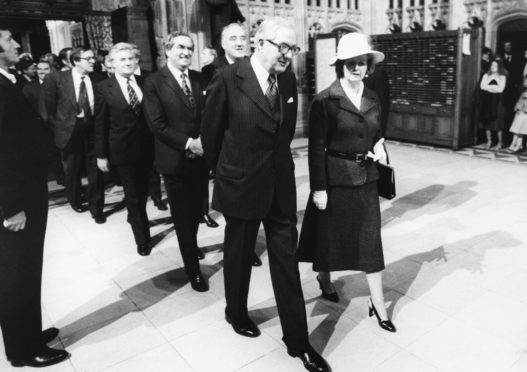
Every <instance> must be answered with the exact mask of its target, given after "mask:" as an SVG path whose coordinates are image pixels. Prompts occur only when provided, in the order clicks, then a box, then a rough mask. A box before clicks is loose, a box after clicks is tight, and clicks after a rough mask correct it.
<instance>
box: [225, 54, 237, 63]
mask: <svg viewBox="0 0 527 372" xmlns="http://www.w3.org/2000/svg"><path fill="white" fill-rule="evenodd" d="M225 59H226V60H227V62H229V65H232V64H233V63H234V62H236V61H235V60H234V59H232V58H231V57H229V56H228V55H227V54H225Z"/></svg>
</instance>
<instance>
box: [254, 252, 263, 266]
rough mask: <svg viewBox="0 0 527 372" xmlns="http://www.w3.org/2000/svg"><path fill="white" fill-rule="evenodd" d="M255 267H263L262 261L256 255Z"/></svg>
mask: <svg viewBox="0 0 527 372" xmlns="http://www.w3.org/2000/svg"><path fill="white" fill-rule="evenodd" d="M253 266H262V260H261V259H260V257H258V255H257V254H256V253H254V258H253Z"/></svg>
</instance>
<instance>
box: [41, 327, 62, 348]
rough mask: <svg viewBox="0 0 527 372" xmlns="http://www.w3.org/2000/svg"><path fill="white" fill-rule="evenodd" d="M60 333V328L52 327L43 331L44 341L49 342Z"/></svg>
mask: <svg viewBox="0 0 527 372" xmlns="http://www.w3.org/2000/svg"><path fill="white" fill-rule="evenodd" d="M58 335H59V330H58V328H55V327H51V328H48V329H45V330H43V331H42V343H44V344H47V343H48V342H51V341H53V340H54V339H55V338H57V336H58Z"/></svg>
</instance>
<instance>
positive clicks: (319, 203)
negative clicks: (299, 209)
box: [313, 190, 328, 210]
mask: <svg viewBox="0 0 527 372" xmlns="http://www.w3.org/2000/svg"><path fill="white" fill-rule="evenodd" d="M313 203H315V206H316V207H317V208H318V209H320V210H323V209H326V206H327V205H328V193H327V192H326V190H322V191H315V192H313Z"/></svg>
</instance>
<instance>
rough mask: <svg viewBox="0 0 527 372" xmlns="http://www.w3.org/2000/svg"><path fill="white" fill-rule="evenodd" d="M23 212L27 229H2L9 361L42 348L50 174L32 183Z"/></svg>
mask: <svg viewBox="0 0 527 372" xmlns="http://www.w3.org/2000/svg"><path fill="white" fill-rule="evenodd" d="M28 182H31V184H32V190H31V192H30V193H29V194H28V195H27V199H26V200H25V205H24V206H23V210H24V212H25V214H26V227H25V229H24V230H21V231H17V232H14V231H9V230H7V229H5V228H4V227H3V226H0V327H1V328H2V334H3V338H4V345H5V352H6V356H7V358H8V359H20V358H24V357H31V356H34V355H36V354H37V352H38V350H39V348H40V347H42V346H43V345H42V344H41V342H40V340H41V334H42V312H41V302H40V295H41V285H42V261H43V252H44V238H45V234H46V224H47V217H48V195H47V191H48V190H47V171H46V169H43V170H40V171H37V173H36V174H34V175H33V177H32V179H31V180H28Z"/></svg>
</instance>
